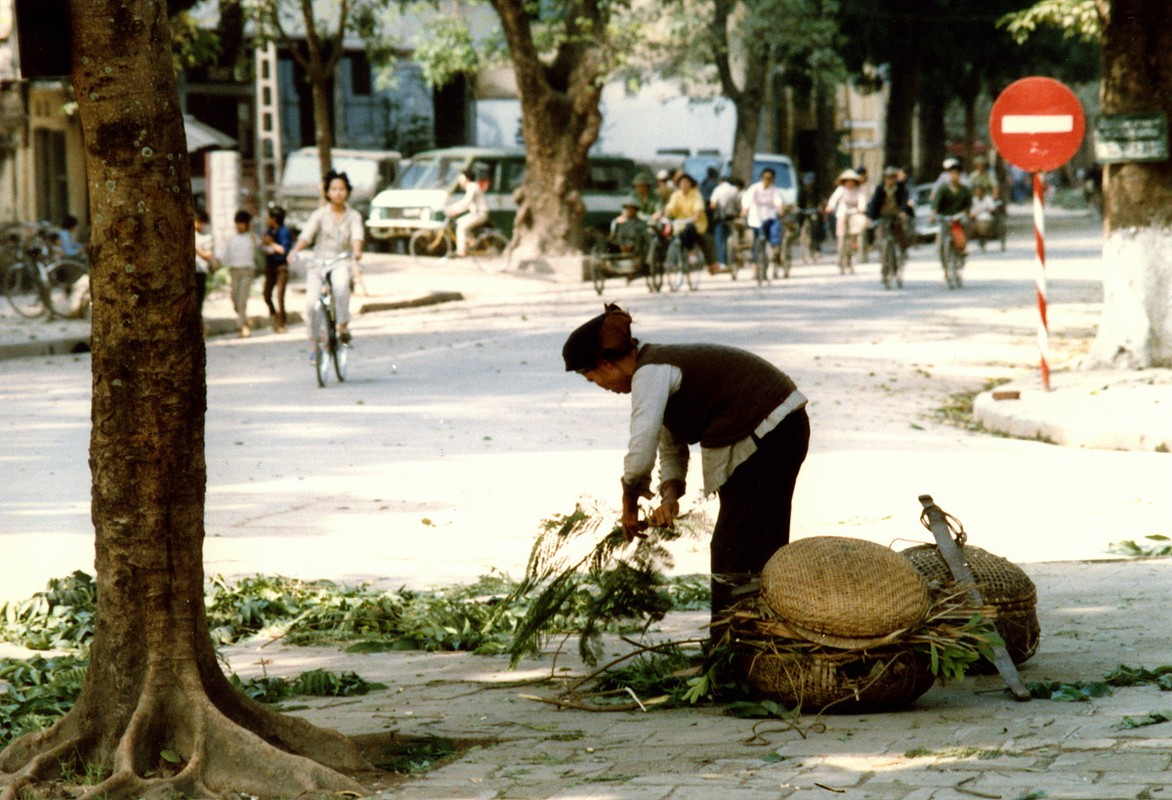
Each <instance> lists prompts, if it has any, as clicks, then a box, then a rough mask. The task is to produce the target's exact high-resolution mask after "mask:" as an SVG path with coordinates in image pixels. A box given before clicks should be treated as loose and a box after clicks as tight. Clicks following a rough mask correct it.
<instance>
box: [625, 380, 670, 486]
mask: <svg viewBox="0 0 1172 800" xmlns="http://www.w3.org/2000/svg"><path fill="white" fill-rule="evenodd" d="M673 372H674V373H675V375H674V376H673ZM678 375H679V368H678V367H673V366H671V365H670V364H647V365H645V366H642V367H640V368H639V369H637V370H635V374H634V376H632V378H631V438H630V440H629V441H628V442H627V455H626V458H624V459H623V484H624V485H625V486H627V487H629V488H631V489H633V490H638V491H640V492H642V491H643V490H645V489H647V488H648V487H650V485H651V472H652V470H653V469H654V468H655V456H656V453H657V452H658V451H659V437H660V431H661V430H662V429H663V412H664V409H665V408H666V407H667V400H668V398H669V397H671V394H672V392H673V391H675V388H679V379H678ZM673 383H674V388H673Z"/></svg>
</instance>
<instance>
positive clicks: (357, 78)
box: [349, 55, 373, 96]
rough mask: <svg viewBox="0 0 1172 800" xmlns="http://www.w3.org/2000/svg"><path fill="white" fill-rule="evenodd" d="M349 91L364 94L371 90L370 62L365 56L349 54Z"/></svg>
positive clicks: (369, 92)
mask: <svg viewBox="0 0 1172 800" xmlns="http://www.w3.org/2000/svg"><path fill="white" fill-rule="evenodd" d="M349 61H350V93H351V94H354V95H362V96H366V95H369V94H371V92H372V84H373V82H372V80H371V77H370V62H369V61H368V60H367V59H366V57H365V56H361V55H359V56H350V58H349Z"/></svg>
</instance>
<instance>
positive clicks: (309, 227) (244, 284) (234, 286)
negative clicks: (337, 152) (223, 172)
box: [195, 170, 364, 343]
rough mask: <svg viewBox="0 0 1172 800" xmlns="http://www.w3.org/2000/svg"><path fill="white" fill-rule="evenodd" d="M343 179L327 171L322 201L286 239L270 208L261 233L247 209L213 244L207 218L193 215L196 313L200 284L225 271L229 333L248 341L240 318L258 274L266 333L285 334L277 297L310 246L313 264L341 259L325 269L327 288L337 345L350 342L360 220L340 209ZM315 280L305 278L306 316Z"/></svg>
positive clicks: (281, 220) (244, 317)
mask: <svg viewBox="0 0 1172 800" xmlns="http://www.w3.org/2000/svg"><path fill="white" fill-rule="evenodd" d="M351 191H352V189H351V184H350V180H349V177H348V176H347V175H346V173H344V172H336V171H333V170H331V171H330V172H328V173H326V175H325V177H324V178H323V180H322V194H323V196H324V198H325V203H324V204H323V205H322V206H321V207H319V208H318V209H317V210H316V211H314V213H313V214H311V215H310V217H309V220H308V221H307V222H306V224H305V227H304V228H303V229H302V230H301V231H300V233H299V235H298V236H297V237H296V239H294V236H293V231H292V230H290V228H289V227H288V226H287V225H286V224H285V210H284V209H282V208H280V207H279V206H270V207H269V208H268V209H267V210H266V212H265V225H264V228H263V229H261V230H260V231H258V230H257V229H256V228H255V227H254V225H253V216H252V214H250V213H249V212H248V211H245V210H243V209H242V210H239V211H237V212H236V214H235V216H234V218H233V223H234V226H235V229H234V231H233V233H232V234H231V235H229V236H228V237H227V238H226V239H225V240H224V241H222V242H220V243H219V245H218V246H217V245H216V243H215V241H214V237H213V235H212V231H211V222H210V219H209V217H208V214H207V212H205V211H202V210H200V211H197V212H196V214H195V273H196V276H195V277H196V284H195V286H196V298H197V301H198V304H199V307H200V310H201V314H202V309H203V304H204V299H205V298H206V296H207V288H208V281H209V280H210V278H211V276H212V275H213V274H214V273H215V272H216V270H217V269H219V268H221V267H223V268H226V269H227V270H228V275H229V285H230V296H231V298H232V308H233V309H234V311H235V312H236V328H237V333H238V335H239V336H240V337H242V338H243V337H248V336H251V335H252V324H251V321H250V319H249V316H248V299H249V297H250V296H251V294H252V285H253V282H254V281H255V279H256V278H257V277H258V276H259V275H263V277H264V283H263V289H262V296H263V297H264V302H265V305H266V306H267V308H268V311H269V318H270V320H271V327H272V330H273V332H274V333H282V332H284V331H285V330H286V327H287V324H288V317H287V314H286V311H285V291H286V287H287V286H288V283H289V270H290V265H291V264H295V263H296V262H297V261H298V259H299V256H298V254H299V253H300V252H301V251H303V250H305V249H307V248H313V254H314V258H315V259H317V260H319V261H324V260H326V259H329V258H332V257H334V256H336V255H338V254H343V253H344V254H348V255H349V258H348V259H346V260H345V261H343V262H340V263H339V264H338V265H337V266H335V267H334V268H332V269H331V270H330V271H329V279H330V288H331V290H332V291H333V293H334V298H335V309H336V313H337V323H338V334H339V337H340V338H341V340H342V341H343V342H344V343H349V342H350V338H351V335H350V330H349V324H350V290H351V284H352V282H353V281H355V280H358V276H359V275H360V273H359V272H358V269H357V265H358V261H359V260H360V259H361V258H362V249H363V243H364V226H363V220H362V216H361V215H360V214H359V213H358V212H357V211H356V210H354V209H352V208H350V207H349V205H348V200H349V198H350V193H351ZM322 280H323V275H322V272H321V270H319V269H309V270H307V272H306V315H305V318H306V319H308V318H309V312H310V310H311V309H312V306H313V303H314V302H315V301H316V300H317V296H318V294H319V292H320V290H321V283H322Z"/></svg>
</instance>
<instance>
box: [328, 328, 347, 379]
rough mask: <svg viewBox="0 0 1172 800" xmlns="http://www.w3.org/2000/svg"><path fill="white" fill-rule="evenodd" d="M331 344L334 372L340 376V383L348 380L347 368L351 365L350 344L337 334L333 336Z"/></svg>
mask: <svg viewBox="0 0 1172 800" xmlns="http://www.w3.org/2000/svg"><path fill="white" fill-rule="evenodd" d="M331 345H332V346H331V356H332V357H333V360H334V374H335V375H337V376H338V383H341V382H343V381H344V380H346V368H347V367H348V366H349V365H350V345H348V344H345V343H344V342H342V341H341V340H340V339H338V337H337V336H335V337H334V338H333V340H332V342H331Z"/></svg>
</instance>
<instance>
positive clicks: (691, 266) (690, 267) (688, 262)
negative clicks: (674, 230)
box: [684, 248, 704, 292]
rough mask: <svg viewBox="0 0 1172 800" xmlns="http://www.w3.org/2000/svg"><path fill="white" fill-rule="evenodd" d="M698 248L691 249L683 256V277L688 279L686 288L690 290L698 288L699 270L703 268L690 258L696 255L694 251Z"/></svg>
mask: <svg viewBox="0 0 1172 800" xmlns="http://www.w3.org/2000/svg"><path fill="white" fill-rule="evenodd" d="M698 249H699V248H696V249H693V250H692V252H691V253H689V254H688V255H687V256H686V257H685V258H684V277H685V278H687V280H688V288H689V289H690V290H691V291H693V292H694V291H696V290H697V289H699V288H700V271H701V270H702V269H704V267H703V266H701V265H700V264H697V263H693V261H692V259H693V258H695V257H696V252H697V250H698Z"/></svg>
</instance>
